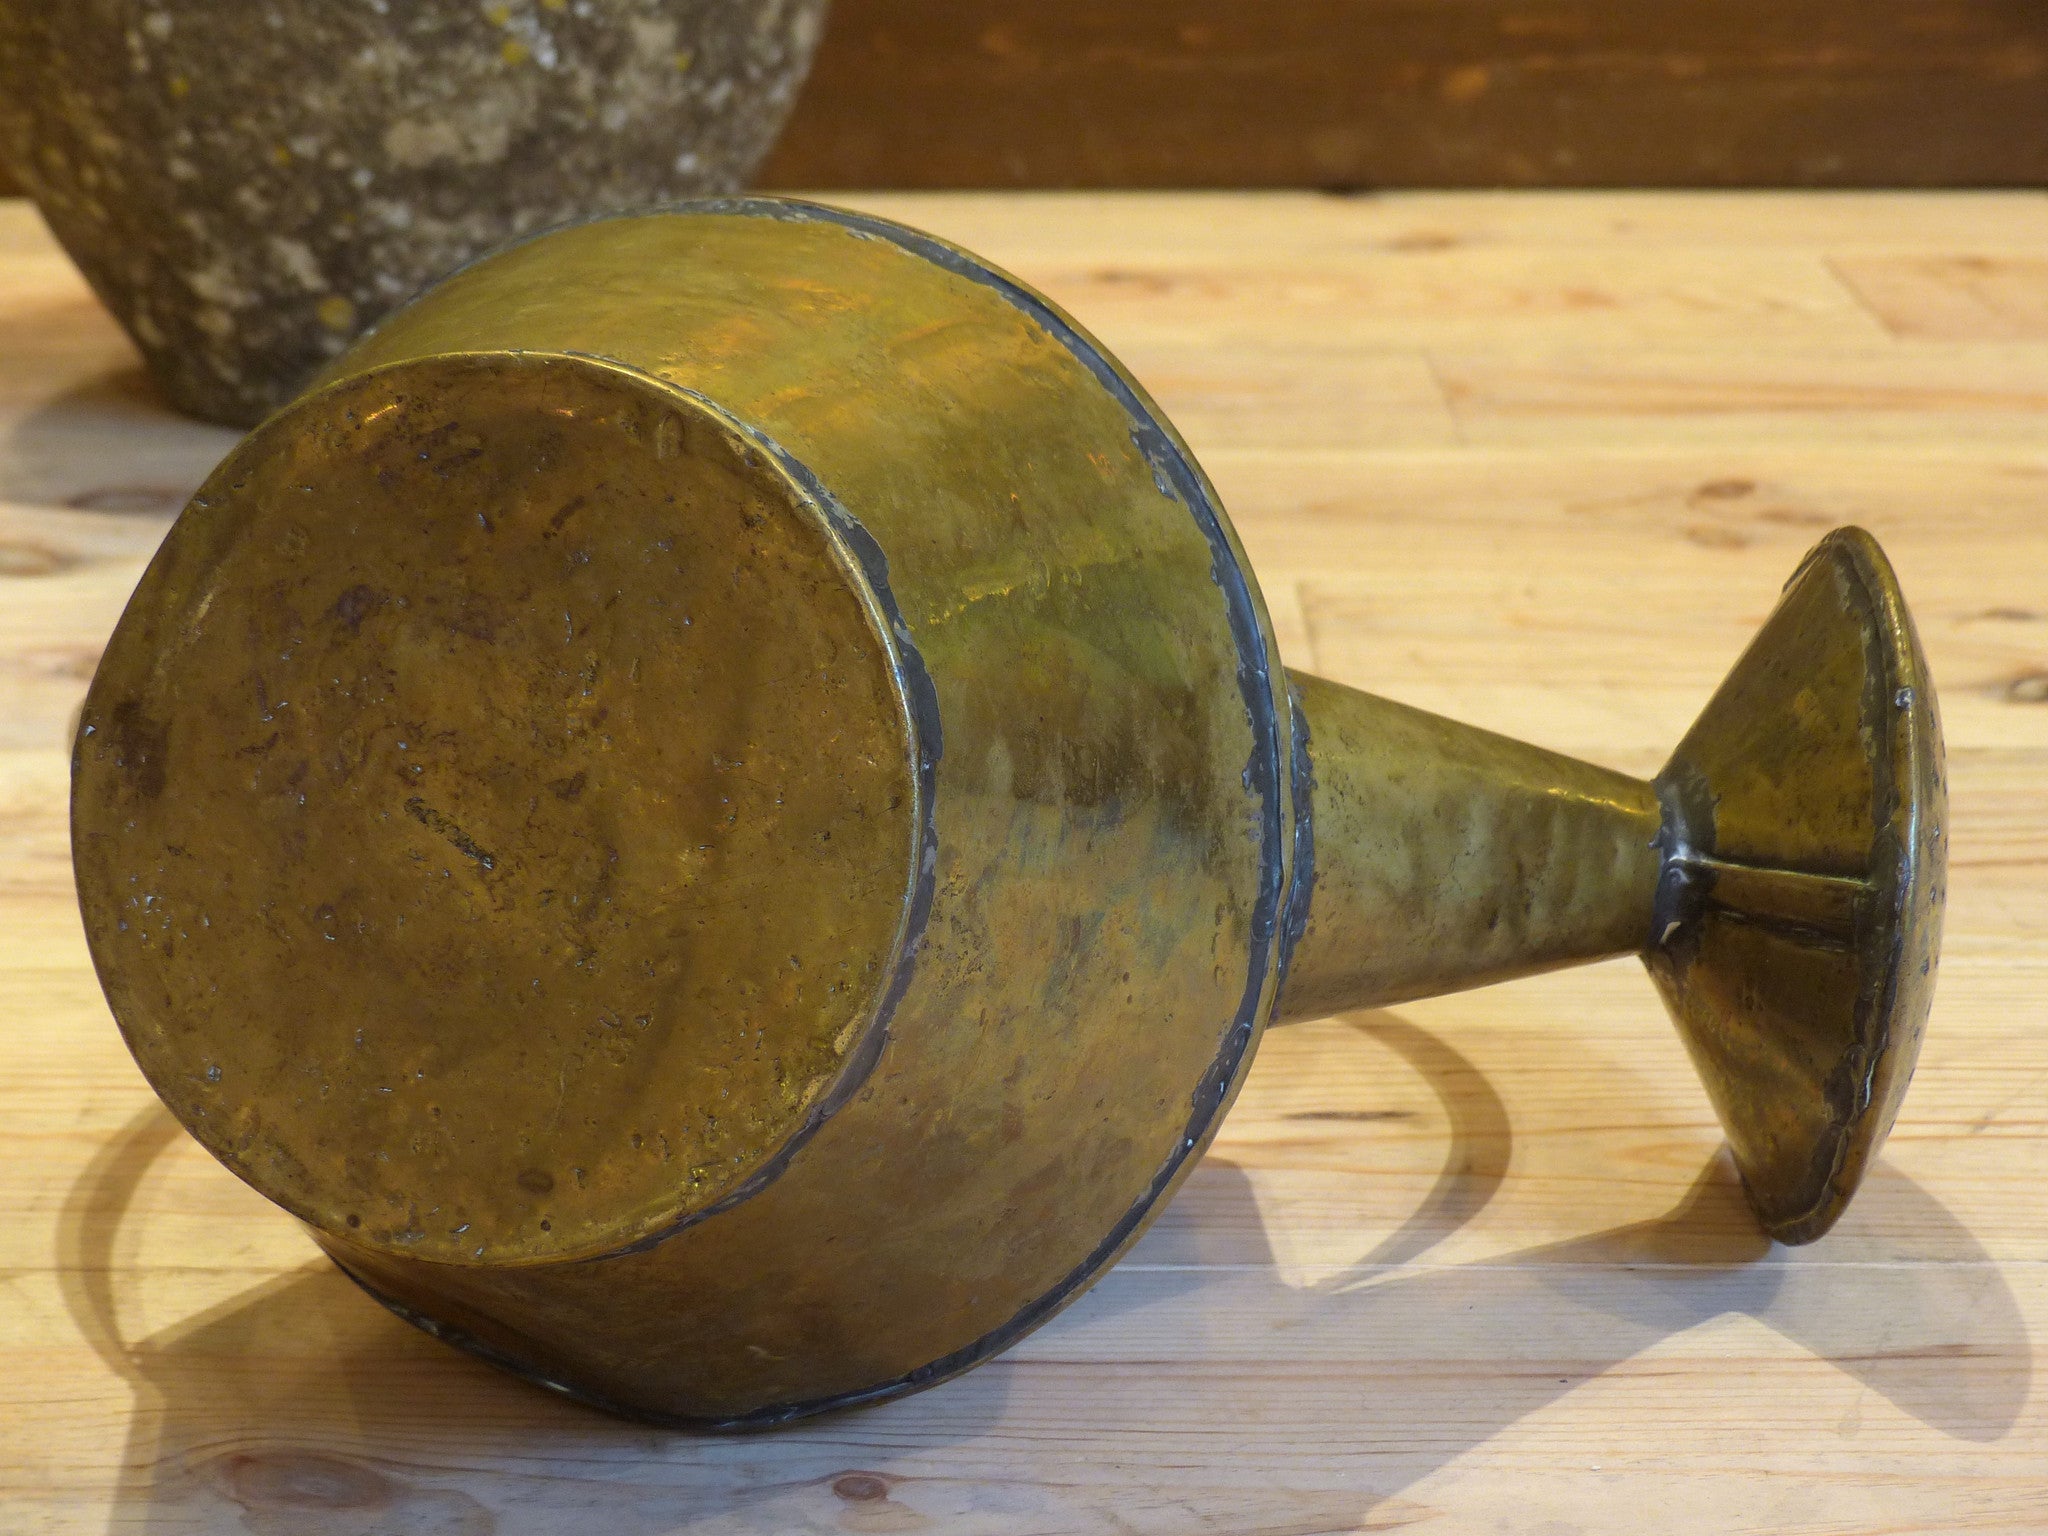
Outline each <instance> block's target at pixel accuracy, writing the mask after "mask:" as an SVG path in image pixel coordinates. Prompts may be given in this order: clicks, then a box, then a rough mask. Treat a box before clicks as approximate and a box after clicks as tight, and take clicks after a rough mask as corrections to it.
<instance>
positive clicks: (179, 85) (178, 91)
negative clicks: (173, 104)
mask: <svg viewBox="0 0 2048 1536" xmlns="http://www.w3.org/2000/svg"><path fill="white" fill-rule="evenodd" d="M191 94H192V82H191V81H190V80H187V79H186V78H185V77H184V76H183V75H173V76H171V100H173V101H183V100H184V99H185V98H186V97H187V96H189V95H191Z"/></svg>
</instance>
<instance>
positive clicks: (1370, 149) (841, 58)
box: [0, 0, 2048, 190]
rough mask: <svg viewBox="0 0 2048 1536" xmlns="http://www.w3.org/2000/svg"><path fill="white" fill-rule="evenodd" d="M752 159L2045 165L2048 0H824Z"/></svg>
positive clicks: (1365, 183) (2015, 177)
mask: <svg viewBox="0 0 2048 1536" xmlns="http://www.w3.org/2000/svg"><path fill="white" fill-rule="evenodd" d="M762 179H763V181H764V183H765V184H766V185H769V186H772V187H781V188H798V187H816V188H829V187H1227V186H1262V187H1289V186H1297V187H1334V188H1366V187H1412V186H1467V187H1469V186H1519V187H1527V186H1710V187H1711V186H1730V187H1736V186H1794V187H1870V186H1916V187H1925V186H2015V185H2018V186H2028V185H2034V186H2038V185H2043V184H2048V0H835V5H834V12H833V16H832V20H831V23H830V25H829V27H828V29H827V32H826V37H825V42H824V45H823V47H822V49H821V51H820V54H819V57H818V62H817V68H816V71H815V73H814V74H813V76H812V79H811V83H810V85H809V87H808V89H807V90H806V92H805V94H804V97H803V100H802V102H801V103H800V105H799V106H798V108H797V111H796V115H795V117H794V118H793V119H792V120H791V122H790V125H789V130H788V132H787V134H786V135H785V136H784V138H783V141H782V145H781V147H780V148H779V149H778V150H777V151H776V154H775V156H774V158H773V159H772V160H771V161H770V163H769V165H768V166H767V168H766V171H765V172H764V175H763V178H762ZM0 190H4V182H0Z"/></svg>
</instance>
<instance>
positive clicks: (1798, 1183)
mask: <svg viewBox="0 0 2048 1536" xmlns="http://www.w3.org/2000/svg"><path fill="white" fill-rule="evenodd" d="M1658 782H1659V784H1660V786H1661V787H1662V788H1663V790H1664V793H1665V798H1666V802H1667V804H1668V805H1669V806H1670V807H1671V810H1672V813H1673V814H1672V825H1671V833H1670V848H1669V852H1670V861H1669V866H1668V870H1667V876H1666V882H1667V883H1666V890H1665V892H1664V893H1663V899H1662V901H1661V902H1660V908H1661V911H1662V913H1663V920H1664V921H1665V922H1667V923H1668V924H1670V925H1671V926H1670V929H1669V931H1668V933H1667V934H1666V935H1665V937H1664V939H1663V941H1662V942H1661V943H1660V944H1659V945H1658V946H1657V947H1656V948H1655V949H1653V950H1652V951H1651V953H1650V954H1649V956H1648V957H1647V958H1648V961H1649V966H1650V972H1651V974H1652V975H1653V976H1654V977H1655V978H1656V980H1657V983H1658V986H1659V988H1660V989H1661V990H1662V991H1663V993H1664V996H1665V1000H1666V1002H1667V1003H1669V1005H1670V1007H1671V1012H1672V1016H1673V1017H1674V1018H1675V1019H1676V1020H1677V1021H1678V1025H1679V1032H1680V1034H1681V1035H1682V1036H1683V1037H1684V1039H1685V1043H1686V1046H1687V1048H1688V1050H1690V1051H1691V1053H1692V1056H1693V1060H1694V1062H1695V1064H1696V1065H1697V1066H1698V1067H1699V1069H1700V1076H1701V1078H1702V1079H1703V1080H1704V1081H1705V1083H1706V1085H1707V1092H1708V1094H1709V1096H1710V1097H1711V1098H1712V1099H1713V1101H1714V1108H1715V1110H1716V1111H1717V1112H1718V1113H1719V1115H1720V1117H1721V1124H1722V1126H1723V1128H1724V1129H1725V1130H1726V1131H1727V1133H1728V1141H1729V1145H1730V1147H1731V1148H1732V1150H1733V1151H1734V1154H1735V1160H1736V1165H1737V1166H1738V1167H1739V1168H1740V1169H1741V1170H1742V1177H1743V1185H1744V1187H1745V1188H1746V1189H1747V1190H1748V1192H1749V1197H1750V1202H1751V1204H1752V1205H1754V1206H1755V1207H1756V1211H1757V1214H1758V1216H1759V1217H1760V1218H1761V1219H1762V1220H1763V1223H1764V1225H1765V1226H1766V1227H1767V1228H1768V1229H1769V1230H1770V1231H1771V1233H1772V1234H1773V1235H1774V1236H1776V1237H1778V1238H1780V1239H1781V1240H1783V1241H1786V1242H1806V1241H1811V1240H1812V1239H1813V1238H1816V1237H1818V1236H1820V1235H1821V1234H1822V1233H1824V1232H1825V1231H1826V1230H1827V1229H1828V1228H1829V1227H1830V1226H1831V1225H1833V1223H1834V1221H1835V1219H1836V1218H1837V1217H1838V1216H1840V1215H1841V1213H1842V1208H1843V1207H1844V1206H1845V1205H1846V1204H1847V1203H1848V1200H1849V1197H1850V1195H1851V1194H1853V1193H1854V1192H1855V1189H1856V1186H1857V1184H1858V1183H1859V1182H1860V1181H1861V1179H1862V1177H1863V1173H1864V1170H1865V1169H1866V1168H1867V1167H1868V1166H1869V1163H1870V1160H1871V1158H1872V1157H1873V1156H1874V1155H1875V1154H1876V1152H1877V1149H1878V1147H1879V1146H1880V1145H1881V1144H1882V1143H1883V1140H1884V1135H1885V1132H1886V1131H1887V1130H1888V1129H1889V1128H1890V1126H1891V1123H1892V1120H1893V1117H1894V1116H1895V1115H1896V1114H1897V1113H1898V1107H1899V1101H1900V1099H1901V1097H1903V1095H1904V1094H1905V1091H1906V1084H1907V1082H1908V1081H1909V1080H1910V1079H1911V1077H1912V1073H1913V1064H1914V1062H1915V1060H1916V1059H1917V1058H1918V1056H1919V1054H1920V1037H1921V1032H1922V1030H1923V1029H1924V1027H1925V1025H1926V1020H1927V1010H1928V1006H1929V1004H1930V1002H1931V1001H1932V996H1933V989H1934V964H1935V958H1936V954H1937V951H1938V950H1939V949H1940V945H1941V913H1942V905H1943V898H1944V895H1945V886H1946V880H1947V875H1946V869H1947V846H1946V842H1945V839H1944V836H1943V827H1944V823H1945V821H1946V820H1947V811H1948V807H1947V786H1946V782H1945V779H1944V771H1943V759H1942V746H1941V722H1940V719H1939V717H1938V715H1937V714H1936V711H1935V704H1934V689H1933V685H1932V684H1931V682H1930V681H1929V679H1928V676H1927V662H1926V660H1925V658H1924V657H1923V656H1922V654H1921V650H1920V641H1919V637H1918V636H1917V635H1915V634H1914V632H1913V624H1912V620H1911V618H1910V617H1909V616H1908V615H1907V612H1906V606H1905V599H1904V598H1903V596H1901V594H1900V592H1899V587H1898V580H1897V578H1896V577H1895V576H1893V574H1892V570H1891V566H1890V563H1889V562H1888V561H1886V559H1885V557H1884V554H1883V552H1882V551H1880V550H1879V549H1878V547H1877V544H1876V542H1875V541H1874V540H1873V539H1871V537H1870V536H1869V535H1868V534H1865V533H1862V532H1860V531H1858V530H1855V529H1849V530H1844V531H1843V532H1840V533H1837V534H1834V535H1831V536H1830V537H1829V538H1828V539H1827V540H1826V541H1825V542H1824V543H1823V544H1822V545H1821V546H1820V547H1819V548H1818V549H1816V550H1815V551H1814V553H1813V554H1812V555H1811V556H1809V557H1808V559H1807V561H1806V563H1805V564H1804V565H1803V566H1801V567H1800V570H1799V572H1798V573H1797V575H1795V576H1794V577H1793V579H1792V581H1791V582H1790V583H1788V584H1787V586H1786V590H1785V595H1784V598H1783V600H1782V601H1781V602H1780V603H1779V605H1778V608H1777V610H1776V612H1774V613H1773V614H1772V615H1771V618H1770V620H1769V622H1767V623H1766V624H1765V625H1764V628H1763V629H1762V631H1761V632H1759V634H1758V635H1757V637H1756V640H1755V641H1754V643H1752V645H1751V646H1750V648H1749V650H1748V651H1747V652H1746V653H1745V654H1744V656H1743V658H1742V660H1741V662H1740V663H1738V664H1737V666H1736V668H1735V670H1734V671H1733V672H1732V673H1731V674H1730V675H1729V678H1728V681H1727V682H1726V683H1724V684H1723V685H1722V687H1721V690H1720V691H1719V692H1718V693H1717V694H1716V695H1715V696H1714V699H1713V701H1712V702H1711V703H1710V704H1709V705H1708V706H1707V708H1706V710H1705V711H1704V712H1703V713H1702V714H1701V716H1700V718H1699V722H1698V723H1697V724H1696V725H1695V726H1694V727H1693V729H1692V730H1691V731H1690V732H1689V733H1687V735H1686V738H1685V740H1684V741H1683V742H1682V743H1680V745H1679V747H1678V750H1677V751H1676V752H1675V753H1673V754H1672V758H1671V763H1670V765H1669V766H1668V767H1666V768H1665V770H1664V772H1663V774H1661V775H1660V776H1659V781H1658Z"/></svg>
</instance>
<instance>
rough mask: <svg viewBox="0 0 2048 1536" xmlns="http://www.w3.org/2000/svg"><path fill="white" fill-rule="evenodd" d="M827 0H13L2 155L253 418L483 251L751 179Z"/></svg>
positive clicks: (123, 297)
mask: <svg viewBox="0 0 2048 1536" xmlns="http://www.w3.org/2000/svg"><path fill="white" fill-rule="evenodd" d="M824 12H825V0H63V3H61V4H53V3H51V0H0V156H4V157H5V158H6V160H8V161H9V162H10V163H11V166H12V169H13V171H14V173H15V175H16V176H17V178H18V179H19V180H20V182H21V184H22V185H23V186H24V187H25V188H26V189H27V190H28V191H29V192H30V193H31V194H32V195H33V196H34V197H35V199H36V201H37V203H38V204H39V205H40V206H41V208H42V211H43V216H44V217H45V218H46V219H47V220H48V221H49V223H50V227H51V229H52V230H53V231H54V232H55V233H56V235H57V238H58V239H59V240H61V241H62V242H63V244H64V247H65V249H66V250H68V251H69V252H70V253H71V256H72V258H73V259H74V260H75V261H77V263H78V265H79V266H80V268H81V269H83V271H84V273H85V275H86V277H87V279H88V280H89V281H90V282H91V283H92V285H93V288H94V289H95V290H96V291H97V292H98V294H99V296H100V297H101V298H102V299H103V300H104V301H105V302H106V304H107V306H108V307H109V308H110V309H112V310H113V312H114V314H115V315H116V316H117V317H118V318H119V319H120V321H121V323H122V324H123V325H124V326H126V327H127V329H128V332H129V334H130V335H132V336H133V337H134V338H135V342H136V344H137V345H138V346H139V347H140V348H141V349H142V352H143V355H144V356H145V357H146V358H147V359H148V361H149V366H150V368H151V370H152V371H153V372H154V373H155V374H156V377H157V379H158V381H159V382H160V383H161V384H162V386H163V388H164V390H165V392H166V393H167V394H168V395H169V396H170V398H171V400H172V402H173V403H174V404H176V405H177V406H178V407H179V408H180V409H182V410H186V411H189V412H191V413H193V414H194V415H198V416H204V417H208V418H210V419H212V420H216V421H224V422H229V423H233V424H236V425H247V424H250V423H253V422H255V421H257V420H259V419H260V418H261V417H263V416H264V415H266V414H268V412H269V411H271V410H272V409H273V408H274V407H276V406H278V405H281V404H282V403H284V402H285V401H286V400H288V399H290V398H291V397H292V396H293V395H294V394H295V393H296V392H297V391H298V389H299V388H300V386H301V385H303V384H304V383H305V381H306V380H307V378H308V377H309V376H310V375H311V374H312V373H313V372H314V371H315V370H316V369H317V368H319V367H320V365H321V364H322V363H324V362H326V361H327V360H328V359H329V358H331V357H333V356H335V355H336V354H337V353H339V352H340V351H341V350H342V348H343V347H344V346H346V345H347V344H348V342H349V341H350V340H352V339H353V338H354V337H355V336H357V335H359V334H360V333H361V332H362V331H364V330H366V329H367V328H368V327H369V326H370V325H371V324H372V323H374V322H375V321H376V320H377V319H378V317H379V316H381V315H383V314H384V313H386V312H387V311H388V310H390V309H392V308H393V307H394V306H395V305H397V304H399V303H400V302H402V301H403V300H405V299H406V298H408V297H410V296H411V295H412V294H413V293H414V292H416V291H418V290H419V289H420V288H422V287H424V286H425V285H426V284H428V283H430V282H431V281H433V280H434V279H435V278H437V277H439V276H441V275H443V274H444V273H446V272H448V271H450V270H452V269H453V268H455V267H458V266H460V265H461V264H462V263H463V262H465V261H468V260H469V259H470V258H472V257H474V256H476V255H477V254H479V253H480V252H482V251H485V250H488V249H490V248H491V247H492V246H495V245H498V244H501V243H502V242H504V241H506V240H508V239H511V238H513V237H516V236H518V235H522V234H525V233H528V232H530V231H533V230H538V229H545V228H547V227H548V226H550V225H553V224H559V223H562V222H564V221H567V220H570V219H575V218H579V217H583V216H585V215H588V214H592V213H597V212H602V211H607V210H612V209H618V208H624V207H630V206H635V205H642V204H648V203H658V202H663V201H668V200H671V199H675V198H681V197H688V196H693V195H698V194H701V193H704V192H707V191H725V190H730V189H732V188H734V187H737V186H739V185H741V184H742V183H743V182H744V181H745V180H746V178H747V177H748V176H749V175H750V174H751V173H752V171H753V169H754V167H755V166H756V164H758V163H759V161H760V159H761V157H762V156H763V155H764V154H766V152H767V150H768V148H769V146H770V145H771V144H772V143H773V141H774V137H775V134H776V132H777V131H778V130H779V129H780V127H781V126H782V121H783V118H784V117H785V116H786V115H787V112H788V109H789V107H790V104H791V102H792V100H793V99H794V96H795V93H796V90H797V88H798V86H799V85H800V84H801V82H802V79H803V76H804V73H805V71H806V70H807V69H808V67H809V64H810V57H811V52H812V47H813V44H814V43H815V41H816V38H817V35H818V32H819V28H820V25H821V23H822V21H823V17H824Z"/></svg>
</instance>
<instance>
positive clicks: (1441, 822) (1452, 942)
mask: <svg viewBox="0 0 2048 1536" xmlns="http://www.w3.org/2000/svg"><path fill="white" fill-rule="evenodd" d="M1289 675H1290V677H1291V678H1292V680H1293V683H1294V688H1295V695H1296V698H1297V699H1298V701H1299V707H1300V708H1301V710H1302V712H1303V714H1304V715H1305V716H1306V717H1307V722H1308V730H1307V737H1308V747H1309V759H1310V763H1311V765H1312V772H1313V775H1314V781H1315V794H1314V813H1315V896H1314V900H1313V902H1312V903H1311V904H1310V907H1309V911H1308V920H1307V923H1306V925H1305V926H1304V928H1303V930H1302V934H1301V937H1300V939H1299V940H1298V941H1297V942H1296V944H1295V946H1294V954H1293V958H1292V959H1291V960H1290V961H1289V962H1288V969H1287V986H1286V989H1285V990H1284V991H1283V992H1282V993H1281V996H1280V1001H1279V1003H1278V1004H1277V1005H1276V1010H1275V1022H1284V1021H1285V1020H1288V1019H1312V1018H1320V1017H1322V1016H1323V1015H1325V1014H1329V1013H1336V1012H1339V1011H1341V1010H1343V1009H1347V1008H1362V1007H1380V1006H1384V1005H1386V1004H1388V1003H1397V1002H1401V1001H1404V1000H1405V999H1408V998H1411V997H1428V996H1431V995H1433V994H1435V993H1439V992H1454V991H1457V990H1458V989H1460V988H1462V987H1478V986H1484V985H1486V984H1487V983H1488V982H1494V981H1505V980H1507V979H1508V978H1509V977H1511V976H1527V975H1530V974H1532V973H1534V972H1537V971H1545V970H1551V969H1554V968H1556V967H1558V966H1561V965H1574V964H1579V963H1581V962H1584V961H1587V960H1597V959H1601V958H1603V957H1605V956H1608V955H1628V954H1634V953H1635V952H1637V951H1638V950H1640V949H1642V947H1643V946H1644V944H1645V943H1646V942H1647V941H1648V939H1649V938H1650V936H1651V935H1650V908H1651V902H1652V899H1653V898H1654V897H1655V895H1656V891H1657V880H1658V876H1659V874H1660V872H1661V870H1662V867H1663V857H1662V855H1661V853H1660V852H1659V850H1658V847H1657V831H1658V827H1659V825H1660V824H1661V821H1662V812H1661V811H1660V809H1659V807H1658V804H1657V792H1656V790H1655V789H1654V788H1652V787H1651V786H1650V785H1649V784H1646V783H1644V782H1643V781H1642V780H1641V779H1634V778H1630V777H1629V776H1628V775H1627V774H1623V773H1615V772H1613V771H1611V770H1609V769H1605V768H1596V767H1594V766H1593V765H1592V764H1590V763H1582V762H1578V761H1576V760H1575V759H1573V758H1569V757H1564V756H1561V755H1559V754H1558V753H1555V752H1546V751H1544V750H1543V749H1542V748H1540V747H1532V746H1529V745H1527V744H1526V743H1523V742H1519V741H1512V740H1510V739H1509V738H1507V737H1505V736H1496V735H1494V734H1493V733H1492V732H1491V731H1482V730H1478V729H1475V728H1474V727H1472V726H1469V725H1460V724H1459V723H1458V722H1457V721H1455V720H1446V719H1444V718H1443V717H1442V716H1441V715H1432V714H1429V713H1427V712H1426V711H1423V710H1419V709H1411V708H1409V707H1408V706H1407V705H1405V704H1396V703H1393V702H1391V701H1389V700H1387V699H1380V698H1374V697H1373V696H1372V695H1371V694H1367V693H1360V692H1358V691H1357V690H1356V689H1353V688H1346V687H1343V686H1342V685H1341V684H1338V683H1331V682H1325V681H1324V680H1323V679H1321V678H1318V677H1310V676H1307V675H1306V674H1304V673H1300V672H1294V673H1290V674H1289Z"/></svg>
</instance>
